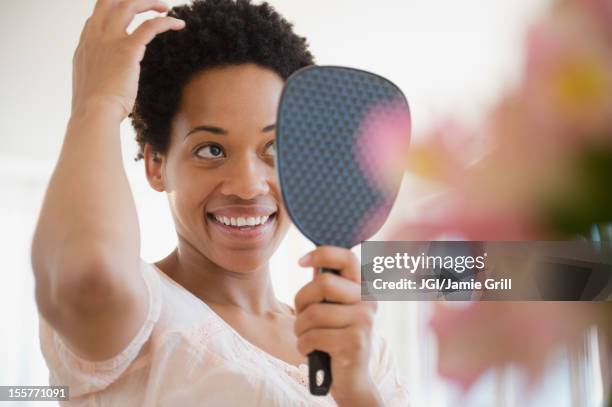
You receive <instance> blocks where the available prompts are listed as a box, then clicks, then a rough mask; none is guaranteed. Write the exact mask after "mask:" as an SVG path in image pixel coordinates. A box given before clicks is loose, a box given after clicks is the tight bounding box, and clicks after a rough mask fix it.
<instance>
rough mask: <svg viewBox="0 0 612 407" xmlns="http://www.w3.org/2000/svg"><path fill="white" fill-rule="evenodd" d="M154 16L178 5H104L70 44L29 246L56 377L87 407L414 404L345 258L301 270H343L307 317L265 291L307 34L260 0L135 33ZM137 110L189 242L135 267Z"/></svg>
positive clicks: (154, 177)
mask: <svg viewBox="0 0 612 407" xmlns="http://www.w3.org/2000/svg"><path fill="white" fill-rule="evenodd" d="M151 10H153V11H157V12H166V11H168V10H167V6H166V5H165V4H163V3H161V2H159V1H155V0H99V1H98V2H97V3H96V6H95V9H94V12H93V14H92V16H91V17H90V18H89V19H88V20H87V23H86V25H85V27H84V29H83V33H82V35H81V39H80V42H79V45H78V47H77V50H76V52H75V57H74V72H73V77H74V80H73V99H72V114H71V117H70V120H69V123H68V128H67V132H66V135H65V138H64V144H63V147H62V151H61V155H60V158H59V161H58V163H57V167H56V168H55V171H54V173H53V176H52V178H51V181H50V184H49V187H48V190H47V193H46V196H45V200H44V203H43V207H42V210H41V213H40V218H39V221H38V225H37V228H36V232H35V236H34V240H33V244H32V264H33V269H34V273H35V277H36V299H37V303H38V307H39V311H40V314H41V315H42V318H41V322H40V338H41V347H42V351H43V354H44V356H45V359H46V361H47V364H48V366H49V370H50V381H51V383H52V384H54V385H68V386H69V388H70V396H71V400H72V402H71V404H82V405H93V404H95V405H112V406H116V405H119V406H149V405H173V406H174V405H178V404H177V403H181V402H182V403H183V405H211V406H225V405H259V406H287V405H303V406H310V405H320V406H329V405H340V406H360V405H362V406H380V405H383V404H384V405H406V404H407V400H406V394H405V390H404V388H403V387H402V386H401V384H400V382H399V380H398V376H397V374H396V372H395V369H394V366H393V363H392V359H391V357H390V355H389V353H388V350H387V348H386V346H385V342H384V341H383V340H382V338H380V337H379V336H377V335H376V334H375V333H374V332H373V331H372V321H373V319H374V315H375V311H376V310H375V303H371V302H361V301H360V298H361V297H360V284H359V281H360V266H359V262H358V261H357V259H356V258H355V256H354V255H353V254H352V253H351V252H350V251H349V250H346V249H341V248H336V247H319V248H317V249H316V250H313V251H312V252H311V253H309V254H307V255H306V256H305V257H303V258H302V259H301V260H300V265H301V266H304V267H313V268H319V267H329V268H333V269H338V270H340V272H341V274H340V275H339V276H336V275H332V274H320V275H316V274H315V275H313V280H312V281H311V282H310V283H309V284H307V285H306V286H305V287H303V288H302V289H301V290H300V291H299V292H298V293H297V295H296V297H295V308H292V307H290V306H288V305H286V304H283V303H281V302H280V301H279V300H277V299H276V297H275V295H274V292H273V289H272V285H271V282H270V275H269V267H268V260H269V258H270V257H271V256H272V254H273V253H274V251H275V250H276V248H277V247H278V245H279V243H280V241H281V239H282V238H283V237H284V235H285V233H286V231H287V228H288V226H289V219H288V216H287V213H286V212H285V209H284V208H283V206H282V201H281V195H280V191H279V187H278V184H277V182H276V179H275V172H274V171H275V170H274V121H275V116H276V108H277V105H278V102H279V98H280V94H281V91H282V88H283V84H284V81H285V79H286V78H287V77H288V76H289V75H290V74H291V73H292V72H294V71H295V70H297V69H299V68H301V67H303V66H306V65H309V64H312V63H313V58H312V56H311V54H310V52H309V51H308V48H307V45H306V41H305V39H303V38H301V37H298V36H297V35H296V34H294V33H293V31H292V27H291V25H290V24H289V23H287V22H286V21H285V20H284V19H283V18H282V17H281V16H279V15H278V14H277V13H276V12H275V11H274V10H273V9H272V8H271V7H270V6H269V5H267V4H262V5H253V4H250V3H249V2H248V0H239V1H237V2H234V1H232V0H203V1H195V2H194V3H193V4H191V5H185V6H180V7H175V8H173V9H172V10H170V11H169V12H168V15H167V16H160V17H157V18H154V19H152V20H149V21H147V22H145V23H143V24H142V25H140V26H139V27H138V28H136V30H135V31H134V32H133V33H131V34H127V33H126V28H127V26H128V24H129V23H130V22H131V21H132V19H133V18H134V16H135V15H136V14H138V13H141V12H145V11H151ZM128 115H130V116H131V118H132V123H133V125H134V127H135V129H136V132H137V141H138V143H139V146H140V153H139V158H144V162H145V168H146V175H147V179H148V182H149V184H150V185H151V187H152V188H154V189H155V190H157V191H160V192H161V191H165V192H166V193H167V196H168V200H169V204H170V209H171V211H172V216H173V218H174V222H175V225H176V231H177V235H178V245H177V247H176V249H175V250H174V251H173V252H172V253H170V254H169V255H168V256H167V257H165V258H164V259H162V260H160V261H158V262H156V263H154V264H149V263H146V262H144V261H142V260H141V259H140V251H139V248H140V237H139V227H138V220H137V214H136V210H135V207H134V203H133V201H132V196H131V193H130V189H129V186H128V182H127V179H126V176H125V173H124V170H123V167H122V161H121V149H120V140H119V124H120V123H121V121H122V120H124V119H125V118H126V117H127V116H128ZM323 299H325V300H328V301H330V302H333V303H325V304H323V303H321V301H322V300H323ZM315 349H318V350H323V351H325V352H328V353H330V354H331V356H332V375H333V384H332V388H331V392H330V394H329V395H327V396H325V397H316V396H312V395H310V394H309V392H308V387H307V365H306V363H307V357H306V355H307V354H308V353H310V352H311V351H313V350H315Z"/></svg>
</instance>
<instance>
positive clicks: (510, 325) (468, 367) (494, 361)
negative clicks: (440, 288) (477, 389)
mask: <svg viewBox="0 0 612 407" xmlns="http://www.w3.org/2000/svg"><path fill="white" fill-rule="evenodd" d="M600 305H601V304H597V303H588V302H474V303H470V304H469V305H468V306H466V307H450V306H446V305H442V304H440V303H437V304H436V310H435V315H434V317H433V319H432V320H431V326H432V328H433V330H434V332H435V334H436V336H437V340H438V357H439V364H438V370H439V372H440V374H441V375H442V376H443V377H446V378H448V379H451V380H453V381H455V382H457V383H458V384H459V385H460V386H461V387H462V388H463V389H464V390H467V389H469V388H470V387H471V386H472V384H474V382H475V381H476V380H477V379H478V377H480V375H482V374H483V373H484V372H485V371H487V370H488V369H489V368H493V367H497V368H501V367H504V366H506V365H508V364H511V363H514V364H517V365H518V366H520V367H522V368H524V370H525V371H526V373H527V375H528V379H529V382H530V384H534V383H535V382H536V381H537V379H538V377H539V375H540V373H541V372H542V370H543V369H544V367H545V365H546V363H547V362H548V357H549V356H550V354H551V352H552V351H554V350H555V349H557V348H558V347H559V346H570V347H571V346H574V345H577V344H579V342H580V340H581V338H582V333H583V332H584V330H585V329H586V328H588V327H589V326H591V325H592V324H594V323H597V322H601V321H602V320H603V318H605V314H604V313H603V312H602V311H603V310H602V307H601V306H600Z"/></svg>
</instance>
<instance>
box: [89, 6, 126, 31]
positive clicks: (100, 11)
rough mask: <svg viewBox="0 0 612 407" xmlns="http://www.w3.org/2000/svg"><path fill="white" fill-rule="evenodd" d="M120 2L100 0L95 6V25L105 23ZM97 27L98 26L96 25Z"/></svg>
mask: <svg viewBox="0 0 612 407" xmlns="http://www.w3.org/2000/svg"><path fill="white" fill-rule="evenodd" d="M119 1H120V0H98V1H96V5H95V6H94V10H93V13H92V14H91V19H92V21H93V22H94V23H103V22H104V21H105V20H106V16H107V15H108V14H109V12H110V10H112V8H113V7H114V6H115V5H116V4H117V3H119ZM96 25H97V24H96Z"/></svg>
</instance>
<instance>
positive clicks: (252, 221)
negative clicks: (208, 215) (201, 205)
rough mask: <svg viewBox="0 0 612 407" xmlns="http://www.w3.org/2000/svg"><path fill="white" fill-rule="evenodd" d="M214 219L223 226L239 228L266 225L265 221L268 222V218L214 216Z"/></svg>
mask: <svg viewBox="0 0 612 407" xmlns="http://www.w3.org/2000/svg"><path fill="white" fill-rule="evenodd" d="M214 217H215V219H216V220H217V222H219V223H223V224H224V225H227V226H237V227H240V226H255V225H262V224H264V223H266V221H267V220H268V218H269V217H270V216H257V217H248V218H243V217H238V218H232V217H227V216H217V215H214Z"/></svg>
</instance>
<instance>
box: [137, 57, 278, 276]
mask: <svg viewBox="0 0 612 407" xmlns="http://www.w3.org/2000/svg"><path fill="white" fill-rule="evenodd" d="M283 85H284V81H283V79H282V78H281V77H280V76H279V75H278V74H276V73H275V72H273V71H271V70H268V69H265V68H261V67H259V66H257V65H254V64H244V65H232V66H228V67H221V68H213V69H209V70H205V71H202V72H201V73H199V74H198V75H196V76H195V77H194V78H193V79H191V80H190V81H189V82H188V84H187V85H186V86H185V87H184V89H183V93H182V99H181V103H180V106H179V109H178V111H177V113H176V115H175V117H174V119H173V122H172V127H171V135H170V136H171V139H170V145H169V149H168V151H167V153H166V154H165V155H163V156H160V161H159V162H156V161H155V160H154V157H153V155H152V152H151V150H150V148H149V147H148V146H147V148H146V149H145V160H146V165H147V176H148V178H149V182H150V183H151V185H152V186H153V187H154V188H155V189H157V190H159V191H162V190H165V191H166V192H167V194H168V199H169V203H170V207H171V210H172V215H173V217H174V222H175V225H176V228H177V232H178V234H179V236H180V238H181V240H183V241H184V243H186V244H189V245H190V246H192V247H193V248H195V249H196V250H197V251H199V252H200V253H201V254H202V255H204V256H205V257H206V258H208V259H209V260H210V261H212V262H213V263H215V264H217V265H219V266H220V267H223V268H224V269H227V270H231V271H237V272H247V271H250V270H254V269H256V268H258V267H261V266H262V265H264V264H265V263H266V262H267V261H268V259H269V258H270V256H272V254H273V253H274V251H275V250H276V248H277V247H278V245H279V244H280V242H281V240H282V238H283V237H284V235H285V233H286V232H287V228H288V226H289V219H288V217H287V214H286V212H285V210H284V208H283V206H282V201H281V194H280V189H279V186H278V183H277V180H276V175H275V169H274V154H275V145H274V139H275V127H274V125H275V121H276V109H277V106H278V103H279V100H280V95H281V91H282V89H283ZM226 223H229V225H227V224H226ZM253 223H255V225H253Z"/></svg>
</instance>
